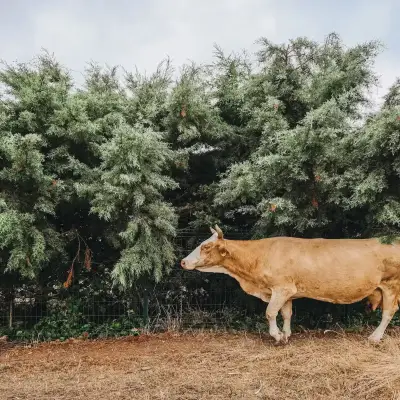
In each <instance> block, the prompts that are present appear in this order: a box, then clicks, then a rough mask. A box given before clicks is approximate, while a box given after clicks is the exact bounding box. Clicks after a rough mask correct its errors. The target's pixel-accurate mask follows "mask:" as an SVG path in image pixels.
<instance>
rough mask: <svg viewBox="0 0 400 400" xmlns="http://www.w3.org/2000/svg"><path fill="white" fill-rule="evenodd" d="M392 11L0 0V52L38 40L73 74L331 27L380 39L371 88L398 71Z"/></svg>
mask: <svg viewBox="0 0 400 400" xmlns="http://www.w3.org/2000/svg"><path fill="white" fill-rule="evenodd" d="M396 15H397V19H396ZM399 18H400V1H399V0H380V1H379V2H378V1H372V0H351V1H349V0H279V1H276V0H196V1H193V0H147V1H145V0H143V1H139V0H131V1H129V0H114V1H111V0H109V1H105V0H62V1H60V0H37V1H29V0H13V1H11V0H0V34H1V40H0V59H3V60H6V61H8V62H11V61H15V60H18V61H28V60H30V59H32V58H33V57H34V56H35V55H37V54H38V53H39V52H40V51H41V49H42V48H45V49H46V50H48V51H50V52H52V53H54V54H55V56H56V58H57V59H58V60H59V61H60V62H61V63H62V64H63V65H65V66H66V67H68V68H70V69H71V70H73V71H74V76H75V77H76V78H78V79H79V76H80V73H81V72H83V70H84V68H85V65H86V63H87V62H89V61H92V60H93V61H97V62H99V63H102V64H105V63H107V64H109V65H122V66H123V67H124V68H125V69H128V70H129V69H133V67H134V66H135V65H136V66H137V67H138V68H139V70H141V71H147V72H151V71H153V70H154V69H155V67H156V65H157V64H158V62H159V61H161V60H162V59H163V58H164V57H166V56H170V57H171V58H172V61H173V64H174V65H175V66H179V65H182V63H184V62H186V61H188V60H193V61H197V62H207V61H209V60H210V58H211V57H212V51H213V44H214V43H217V44H219V45H220V46H221V47H222V48H223V49H225V50H226V51H227V52H230V51H232V50H235V51H240V50H241V49H243V48H245V49H248V50H254V49H256V47H255V46H254V41H255V40H256V39H257V38H259V37H261V36H266V37H268V38H269V39H271V40H272V41H275V42H279V43H281V42H285V41H286V40H287V39H289V38H294V37H297V36H307V37H309V38H312V39H315V40H318V41H322V40H323V39H324V37H325V36H326V35H327V34H328V33H330V32H332V31H336V32H337V33H339V34H340V35H341V37H342V38H343V40H344V42H345V43H346V44H348V45H353V44H356V43H360V42H364V41H368V40H372V39H379V40H381V41H383V42H384V44H385V46H386V49H385V50H384V52H383V53H382V54H381V55H380V56H379V58H378V60H377V63H376V71H377V72H378V73H379V75H381V83H382V88H381V89H380V90H379V91H378V92H377V93H376V95H378V96H379V95H381V94H383V93H384V92H385V90H386V89H387V87H388V86H389V85H390V84H391V83H393V81H394V80H395V78H396V76H400V70H399V68H400V24H399Z"/></svg>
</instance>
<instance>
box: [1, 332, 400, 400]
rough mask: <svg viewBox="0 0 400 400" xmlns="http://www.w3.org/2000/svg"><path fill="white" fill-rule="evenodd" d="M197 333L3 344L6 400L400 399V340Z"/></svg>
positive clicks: (3, 397) (399, 336)
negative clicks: (283, 339) (281, 341)
mask: <svg viewBox="0 0 400 400" xmlns="http://www.w3.org/2000/svg"><path fill="white" fill-rule="evenodd" d="M366 338H367V336H366V335H365V334H363V335H350V334H344V333H338V332H336V333H333V332H330V333H327V334H325V335H324V334H315V333H307V334H297V335H294V336H292V338H291V341H290V343H289V344H288V345H286V346H283V345H279V346H275V345H274V343H273V342H272V341H271V340H270V339H269V338H268V337H267V335H262V336H257V335H246V334H237V335H233V334H222V333H196V334H174V333H166V334H160V335H142V336H139V337H136V338H133V337H132V338H124V339H120V340H102V341H70V342H68V343H47V344H38V345H29V346H21V345H20V346H13V345H10V344H6V345H5V344H3V345H0V346H2V347H0V399H1V400H11V399H12V400H28V399H29V400H45V399H46V400H50V399H51V400H60V399H68V400H69V399H71V400H72V399H77V400H78V399H85V400H92V399H93V400H94V399H101V400H108V399H113V400H118V399H130V400H131V399H135V400H136V399H151V400H153V399H154V400H158V399H168V400H172V399H185V400H186V399H193V400H202V399H207V400H208V399H246V400H251V399H302V400H305V399H313V400H318V399H324V400H326V399H335V400H339V399H382V400H384V399H400V334H399V333H396V332H391V333H390V336H386V338H385V340H384V341H383V342H382V344H380V345H378V346H374V345H371V344H369V343H368V342H367V340H366Z"/></svg>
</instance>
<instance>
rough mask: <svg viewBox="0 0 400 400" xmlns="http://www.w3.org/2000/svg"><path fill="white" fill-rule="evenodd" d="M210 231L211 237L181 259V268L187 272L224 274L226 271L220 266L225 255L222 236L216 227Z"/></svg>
mask: <svg viewBox="0 0 400 400" xmlns="http://www.w3.org/2000/svg"><path fill="white" fill-rule="evenodd" d="M210 229H211V232H212V236H211V237H210V238H208V239H207V240H205V241H204V242H202V243H201V244H200V245H199V246H197V247H196V248H195V249H194V250H193V251H192V252H191V253H190V254H189V255H188V256H187V257H185V258H184V259H182V261H181V266H182V268H184V269H187V270H193V269H197V270H199V271H204V272H222V273H226V270H225V269H224V268H223V267H221V266H220V264H221V263H222V261H223V259H224V257H225V256H226V254H227V251H226V249H225V243H224V240H223V238H224V234H223V233H222V231H221V229H220V228H219V227H218V225H215V229H213V228H210Z"/></svg>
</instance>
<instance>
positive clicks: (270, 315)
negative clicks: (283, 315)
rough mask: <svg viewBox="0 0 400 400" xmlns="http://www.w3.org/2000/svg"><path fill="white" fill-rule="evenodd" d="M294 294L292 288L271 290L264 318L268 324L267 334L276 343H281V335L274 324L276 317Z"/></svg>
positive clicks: (293, 288) (294, 289) (294, 291)
mask: <svg viewBox="0 0 400 400" xmlns="http://www.w3.org/2000/svg"><path fill="white" fill-rule="evenodd" d="M295 293H296V288H295V287H292V286H289V287H279V288H274V289H272V296H271V300H270V302H269V304H268V307H267V312H266V316H267V319H268V323H269V334H270V335H271V336H272V337H273V338H274V339H275V340H276V341H277V342H280V341H281V339H282V338H283V335H282V332H281V331H280V330H279V328H278V325H277V323H276V317H277V315H278V312H279V310H280V309H281V308H282V307H283V306H284V305H285V303H286V302H287V301H288V300H289V299H290V298H291V297H292V296H293V295H294V294H295Z"/></svg>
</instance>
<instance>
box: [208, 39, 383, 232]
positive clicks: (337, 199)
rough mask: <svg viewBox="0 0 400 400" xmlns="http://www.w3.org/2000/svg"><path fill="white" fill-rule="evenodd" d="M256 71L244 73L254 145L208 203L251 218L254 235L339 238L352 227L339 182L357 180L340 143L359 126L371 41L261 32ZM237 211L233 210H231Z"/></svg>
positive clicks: (354, 202) (371, 79) (356, 224)
mask: <svg viewBox="0 0 400 400" xmlns="http://www.w3.org/2000/svg"><path fill="white" fill-rule="evenodd" d="M261 43H262V49H261V51H260V52H259V54H258V55H259V61H260V62H261V71H260V72H258V73H255V74H254V75H253V76H252V79H251V80H250V84H249V89H248V90H249V92H250V93H251V95H249V96H248V97H247V98H248V99H249V100H248V104H249V106H248V107H247V109H248V110H249V112H250V113H251V116H250V120H249V122H248V125H252V126H253V127H254V128H253V130H254V132H258V135H259V144H258V146H257V147H256V149H255V151H254V152H253V154H251V156H250V157H249V159H248V160H246V161H243V162H241V163H237V164H234V165H233V166H232V167H231V168H230V169H229V172H228V173H227V174H226V176H225V177H224V178H223V179H222V181H221V182H220V185H219V188H218V193H217V195H216V204H217V205H219V206H222V207H227V206H230V208H231V212H229V213H227V214H226V215H227V216H230V217H234V218H237V219H238V220H240V217H241V218H242V219H241V220H244V219H246V220H247V221H248V224H249V225H250V226H251V224H254V223H255V224H256V228H257V229H256V233H257V234H259V235H265V234H287V235H298V234H301V235H306V236H321V235H323V236H331V237H332V236H333V237H342V236H349V235H351V236H352V235H355V234H356V233H358V232H360V231H362V230H363V229H364V228H365V227H363V226H360V225H362V224H363V221H360V218H359V216H360V215H359V211H360V207H361V206H362V205H361V204H360V201H359V199H357V197H354V196H351V194H350V193H349V187H352V186H353V185H354V182H355V181H356V180H357V179H358V178H359V177H357V176H356V170H354V167H355V164H354V160H353V158H352V157H353V154H352V153H351V152H349V151H350V149H349V142H350V143H352V142H354V140H355V138H356V137H357V132H358V131H359V129H358V128H357V127H356V126H355V122H356V121H357V120H359V119H360V117H361V111H360V110H361V106H363V105H365V104H368V100H367V97H366V95H365V92H366V90H367V89H369V88H370V87H371V86H372V85H374V84H375V82H376V78H375V76H374V73H373V71H372V61H373V59H374V57H375V55H376V54H377V51H378V50H379V44H378V43H375V42H371V43H367V44H363V45H359V46H356V47H354V48H350V49H345V47H344V46H343V45H342V43H341V41H340V39H339V38H338V37H337V36H336V35H330V36H328V37H327V39H326V41H325V42H324V43H323V44H318V43H315V42H312V41H309V40H307V39H304V38H299V39H296V40H292V41H290V43H289V44H288V45H274V44H272V43H270V42H269V41H267V40H265V39H263V40H262V41H261ZM238 217H239V218H238Z"/></svg>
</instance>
